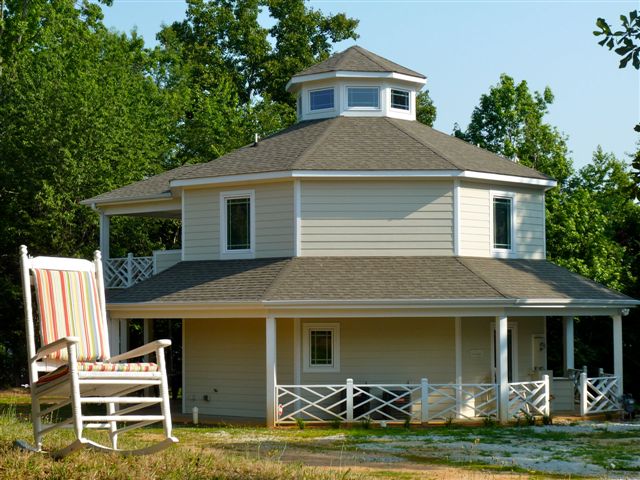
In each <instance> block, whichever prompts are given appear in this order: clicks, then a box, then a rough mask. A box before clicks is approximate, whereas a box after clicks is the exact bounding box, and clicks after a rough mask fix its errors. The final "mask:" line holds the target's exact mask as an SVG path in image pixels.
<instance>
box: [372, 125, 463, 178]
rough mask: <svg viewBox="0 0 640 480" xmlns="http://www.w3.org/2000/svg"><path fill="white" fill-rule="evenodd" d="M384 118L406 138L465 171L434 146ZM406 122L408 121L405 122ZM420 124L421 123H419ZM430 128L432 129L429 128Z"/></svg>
mask: <svg viewBox="0 0 640 480" xmlns="http://www.w3.org/2000/svg"><path fill="white" fill-rule="evenodd" d="M382 118H384V119H385V120H386V121H387V122H388V123H389V124H390V125H393V126H394V127H395V128H397V129H398V130H400V131H401V132H402V133H404V134H405V135H406V136H408V137H409V138H411V139H412V140H414V141H416V142H418V143H419V144H420V145H422V146H423V147H425V148H427V149H429V150H431V151H432V152H433V153H435V154H436V155H437V156H439V157H440V158H441V159H442V160H444V161H445V162H447V163H450V164H451V165H453V167H454V168H455V169H457V170H465V169H464V168H461V167H460V166H458V165H456V164H455V162H452V161H451V160H450V159H449V157H448V156H446V155H445V154H443V153H442V152H440V150H438V149H437V148H433V146H432V145H429V144H428V143H426V142H423V141H422V140H421V139H420V138H418V137H416V136H415V135H414V134H412V133H411V132H408V131H407V130H405V129H404V128H402V127H401V126H400V124H397V123H395V122H394V121H392V120H391V118H388V117H382ZM404 121H405V122H406V121H407V120H404ZM413 121H415V122H417V120H413ZM418 123H420V122H418ZM425 126H426V125H425ZM428 128H430V127H428Z"/></svg>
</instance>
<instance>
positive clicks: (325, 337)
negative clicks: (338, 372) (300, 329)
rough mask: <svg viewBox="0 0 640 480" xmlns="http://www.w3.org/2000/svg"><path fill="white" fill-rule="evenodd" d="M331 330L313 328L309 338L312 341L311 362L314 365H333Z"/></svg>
mask: <svg viewBox="0 0 640 480" xmlns="http://www.w3.org/2000/svg"><path fill="white" fill-rule="evenodd" d="M332 334H333V332H332V331H331V330H311V331H310V332H309V340H310V342H311V349H310V350H311V352H310V353H311V355H310V357H311V358H310V363H311V365H312V366H331V365H333V352H332V342H331V337H332Z"/></svg>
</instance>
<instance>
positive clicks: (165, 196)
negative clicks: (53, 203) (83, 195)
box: [80, 192, 173, 208]
mask: <svg viewBox="0 0 640 480" xmlns="http://www.w3.org/2000/svg"><path fill="white" fill-rule="evenodd" d="M172 198H173V194H172V193H171V192H162V193H154V194H152V195H138V196H135V197H121V198H117V199H105V200H100V199H93V198H88V199H86V200H80V205H88V206H90V207H92V208H96V207H98V206H102V205H121V204H123V203H145V202H151V201H157V200H171V199H172Z"/></svg>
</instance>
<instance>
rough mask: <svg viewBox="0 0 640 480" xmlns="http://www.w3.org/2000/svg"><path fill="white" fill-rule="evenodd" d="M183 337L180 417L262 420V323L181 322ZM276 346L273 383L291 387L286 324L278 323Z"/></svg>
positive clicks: (290, 332)
mask: <svg viewBox="0 0 640 480" xmlns="http://www.w3.org/2000/svg"><path fill="white" fill-rule="evenodd" d="M183 335H184V352H183V360H184V371H185V379H184V382H185V392H184V395H185V409H186V412H187V413H188V412H191V410H192V408H193V407H194V406H197V407H198V409H199V410H200V413H202V414H206V415H216V416H220V417H253V418H264V417H265V411H266V367H265V365H266V364H265V319H264V318H258V319H228V320H219V319H215V320H213V319H186V320H184V323H183ZM277 342H278V357H277V362H278V363H277V368H278V380H279V381H280V382H281V383H292V382H293V346H292V342H293V321H292V320H287V319H280V320H278V323H277ZM205 395H208V397H209V401H206V400H204V396H205Z"/></svg>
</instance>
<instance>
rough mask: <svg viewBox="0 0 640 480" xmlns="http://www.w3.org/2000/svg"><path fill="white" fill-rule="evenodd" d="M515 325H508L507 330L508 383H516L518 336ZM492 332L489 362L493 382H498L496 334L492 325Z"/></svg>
mask: <svg viewBox="0 0 640 480" xmlns="http://www.w3.org/2000/svg"><path fill="white" fill-rule="evenodd" d="M516 331H517V330H516V328H515V325H513V326H512V325H509V327H508V329H507V347H508V350H509V352H508V369H507V370H508V376H509V382H517V381H518V379H517V376H518V375H517V373H516V372H517V371H518V368H517V365H518V363H517V361H516V359H517V352H518V335H517V334H516ZM492 332H493V334H492V335H491V339H492V341H491V352H492V355H491V361H492V372H493V381H494V382H496V383H497V382H498V354H497V351H498V349H497V348H496V345H497V344H498V332H497V331H496V327H495V324H492Z"/></svg>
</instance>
